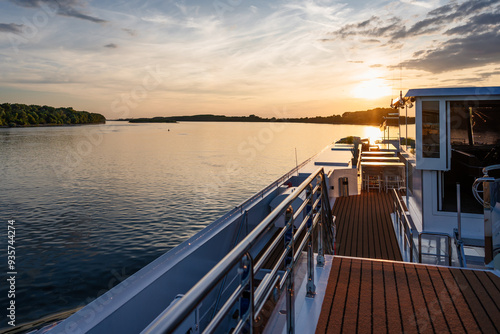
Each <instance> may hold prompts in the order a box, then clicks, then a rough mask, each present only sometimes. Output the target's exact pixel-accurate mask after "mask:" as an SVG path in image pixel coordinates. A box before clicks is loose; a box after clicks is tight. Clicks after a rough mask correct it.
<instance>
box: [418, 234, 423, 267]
mask: <svg viewBox="0 0 500 334" xmlns="http://www.w3.org/2000/svg"><path fill="white" fill-rule="evenodd" d="M418 263H422V234H421V233H419V234H418Z"/></svg>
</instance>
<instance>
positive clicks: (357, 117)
mask: <svg viewBox="0 0 500 334" xmlns="http://www.w3.org/2000/svg"><path fill="white" fill-rule="evenodd" d="M394 112H395V110H394V109H391V108H375V109H370V110H363V111H352V112H345V113H343V114H342V115H331V116H316V117H302V118H276V117H272V118H263V117H259V116H256V115H250V116H224V115H211V114H203V115H194V116H170V117H160V116H158V117H153V118H122V119H118V121H128V122H130V123H176V122H289V123H320V124H355V125H374V126H379V125H380V124H382V123H383V122H384V120H385V119H384V117H387V116H388V114H389V113H394ZM400 122H401V124H404V123H405V116H400ZM414 123H415V117H408V124H414ZM397 124H398V120H397V118H396V119H389V120H387V125H397Z"/></svg>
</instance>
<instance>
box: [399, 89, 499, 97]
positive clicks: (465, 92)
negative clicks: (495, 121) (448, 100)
mask: <svg viewBox="0 0 500 334" xmlns="http://www.w3.org/2000/svg"><path fill="white" fill-rule="evenodd" d="M492 95H499V96H500V87H458V88H421V89H410V90H408V92H407V93H406V95H405V97H422V96H492Z"/></svg>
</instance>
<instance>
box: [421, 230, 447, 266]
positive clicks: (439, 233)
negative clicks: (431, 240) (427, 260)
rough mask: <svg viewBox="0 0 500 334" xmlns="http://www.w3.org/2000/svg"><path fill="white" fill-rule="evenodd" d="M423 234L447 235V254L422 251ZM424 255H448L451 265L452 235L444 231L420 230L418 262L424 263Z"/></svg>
mask: <svg viewBox="0 0 500 334" xmlns="http://www.w3.org/2000/svg"><path fill="white" fill-rule="evenodd" d="M423 235H429V236H436V237H446V244H447V247H446V248H447V249H446V252H447V254H444V255H440V254H433V253H422V236H423ZM436 246H437V245H436ZM436 249H438V247H436ZM422 255H432V256H437V257H447V258H448V266H450V267H451V264H452V250H451V237H450V235H449V234H448V233H444V232H426V231H422V232H420V233H419V234H418V262H420V263H422Z"/></svg>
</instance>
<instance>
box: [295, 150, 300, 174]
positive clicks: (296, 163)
mask: <svg viewBox="0 0 500 334" xmlns="http://www.w3.org/2000/svg"><path fill="white" fill-rule="evenodd" d="M295 167H297V173H298V172H299V170H298V167H299V161H298V160H297V148H295Z"/></svg>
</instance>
